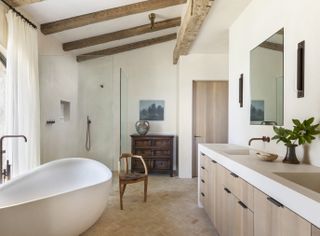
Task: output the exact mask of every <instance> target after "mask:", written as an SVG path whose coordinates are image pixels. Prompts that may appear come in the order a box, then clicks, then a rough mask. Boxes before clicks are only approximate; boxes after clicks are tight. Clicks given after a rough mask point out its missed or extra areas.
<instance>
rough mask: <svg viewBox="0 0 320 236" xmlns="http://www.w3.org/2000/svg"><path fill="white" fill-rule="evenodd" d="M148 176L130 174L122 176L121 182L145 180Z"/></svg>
mask: <svg viewBox="0 0 320 236" xmlns="http://www.w3.org/2000/svg"><path fill="white" fill-rule="evenodd" d="M145 176H146V175H145V174H144V173H128V174H125V173H123V174H120V176H119V178H120V179H121V180H126V179H127V180H134V179H140V178H144V177H145Z"/></svg>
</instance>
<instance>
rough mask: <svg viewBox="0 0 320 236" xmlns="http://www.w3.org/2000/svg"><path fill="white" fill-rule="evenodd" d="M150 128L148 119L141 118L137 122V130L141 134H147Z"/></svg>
mask: <svg viewBox="0 0 320 236" xmlns="http://www.w3.org/2000/svg"><path fill="white" fill-rule="evenodd" d="M149 129H150V124H149V122H148V121H147V120H139V121H137V122H136V130H137V132H138V134H140V135H146V134H147V133H148V131H149Z"/></svg>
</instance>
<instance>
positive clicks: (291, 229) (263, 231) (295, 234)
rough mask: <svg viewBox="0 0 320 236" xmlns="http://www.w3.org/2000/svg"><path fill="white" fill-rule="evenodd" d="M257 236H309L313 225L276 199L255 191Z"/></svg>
mask: <svg viewBox="0 0 320 236" xmlns="http://www.w3.org/2000/svg"><path fill="white" fill-rule="evenodd" d="M254 235H255V236H270V235H272V236H308V235H311V224H310V223H309V222H308V221H306V220H305V219H303V218H302V217H300V216H298V215H297V214H295V213H294V212H292V211H290V210H289V209H288V208H286V207H285V206H283V205H282V204H281V203H279V202H278V201H276V200H275V199H273V198H271V197H269V196H267V195H266V194H264V193H263V192H261V191H259V190H258V189H254Z"/></svg>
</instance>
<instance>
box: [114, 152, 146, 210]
mask: <svg viewBox="0 0 320 236" xmlns="http://www.w3.org/2000/svg"><path fill="white" fill-rule="evenodd" d="M132 159H138V160H139V161H141V162H142V165H143V167H144V173H135V172H131V171H130V170H129V160H132ZM122 164H124V166H123V165H122ZM142 181H144V202H146V201H147V188H148V169H147V166H146V163H145V162H144V160H143V158H142V156H136V155H132V154H131V153H123V154H122V155H121V157H120V159H119V190H120V209H121V210H123V201H122V198H123V194H124V191H125V190H126V186H127V184H134V183H138V182H142Z"/></svg>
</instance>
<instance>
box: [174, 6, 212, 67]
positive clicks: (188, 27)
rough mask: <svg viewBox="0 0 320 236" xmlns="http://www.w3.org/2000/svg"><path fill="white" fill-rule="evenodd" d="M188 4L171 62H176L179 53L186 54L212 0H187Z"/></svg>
mask: <svg viewBox="0 0 320 236" xmlns="http://www.w3.org/2000/svg"><path fill="white" fill-rule="evenodd" d="M188 3H189V5H188V8H187V12H186V15H185V17H184V18H183V22H182V23H181V27H180V30H179V33H178V39H177V44H176V46H175V49H174V52H173V63H174V64H177V63H178V61H179V58H180V56H181V55H187V54H188V53H189V51H190V49H191V47H192V45H193V43H194V41H195V40H196V38H197V36H198V33H199V31H200V28H201V26H202V24H203V22H204V20H205V18H206V17H207V15H208V13H209V11H210V9H211V6H212V4H213V0H189V2H188Z"/></svg>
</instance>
